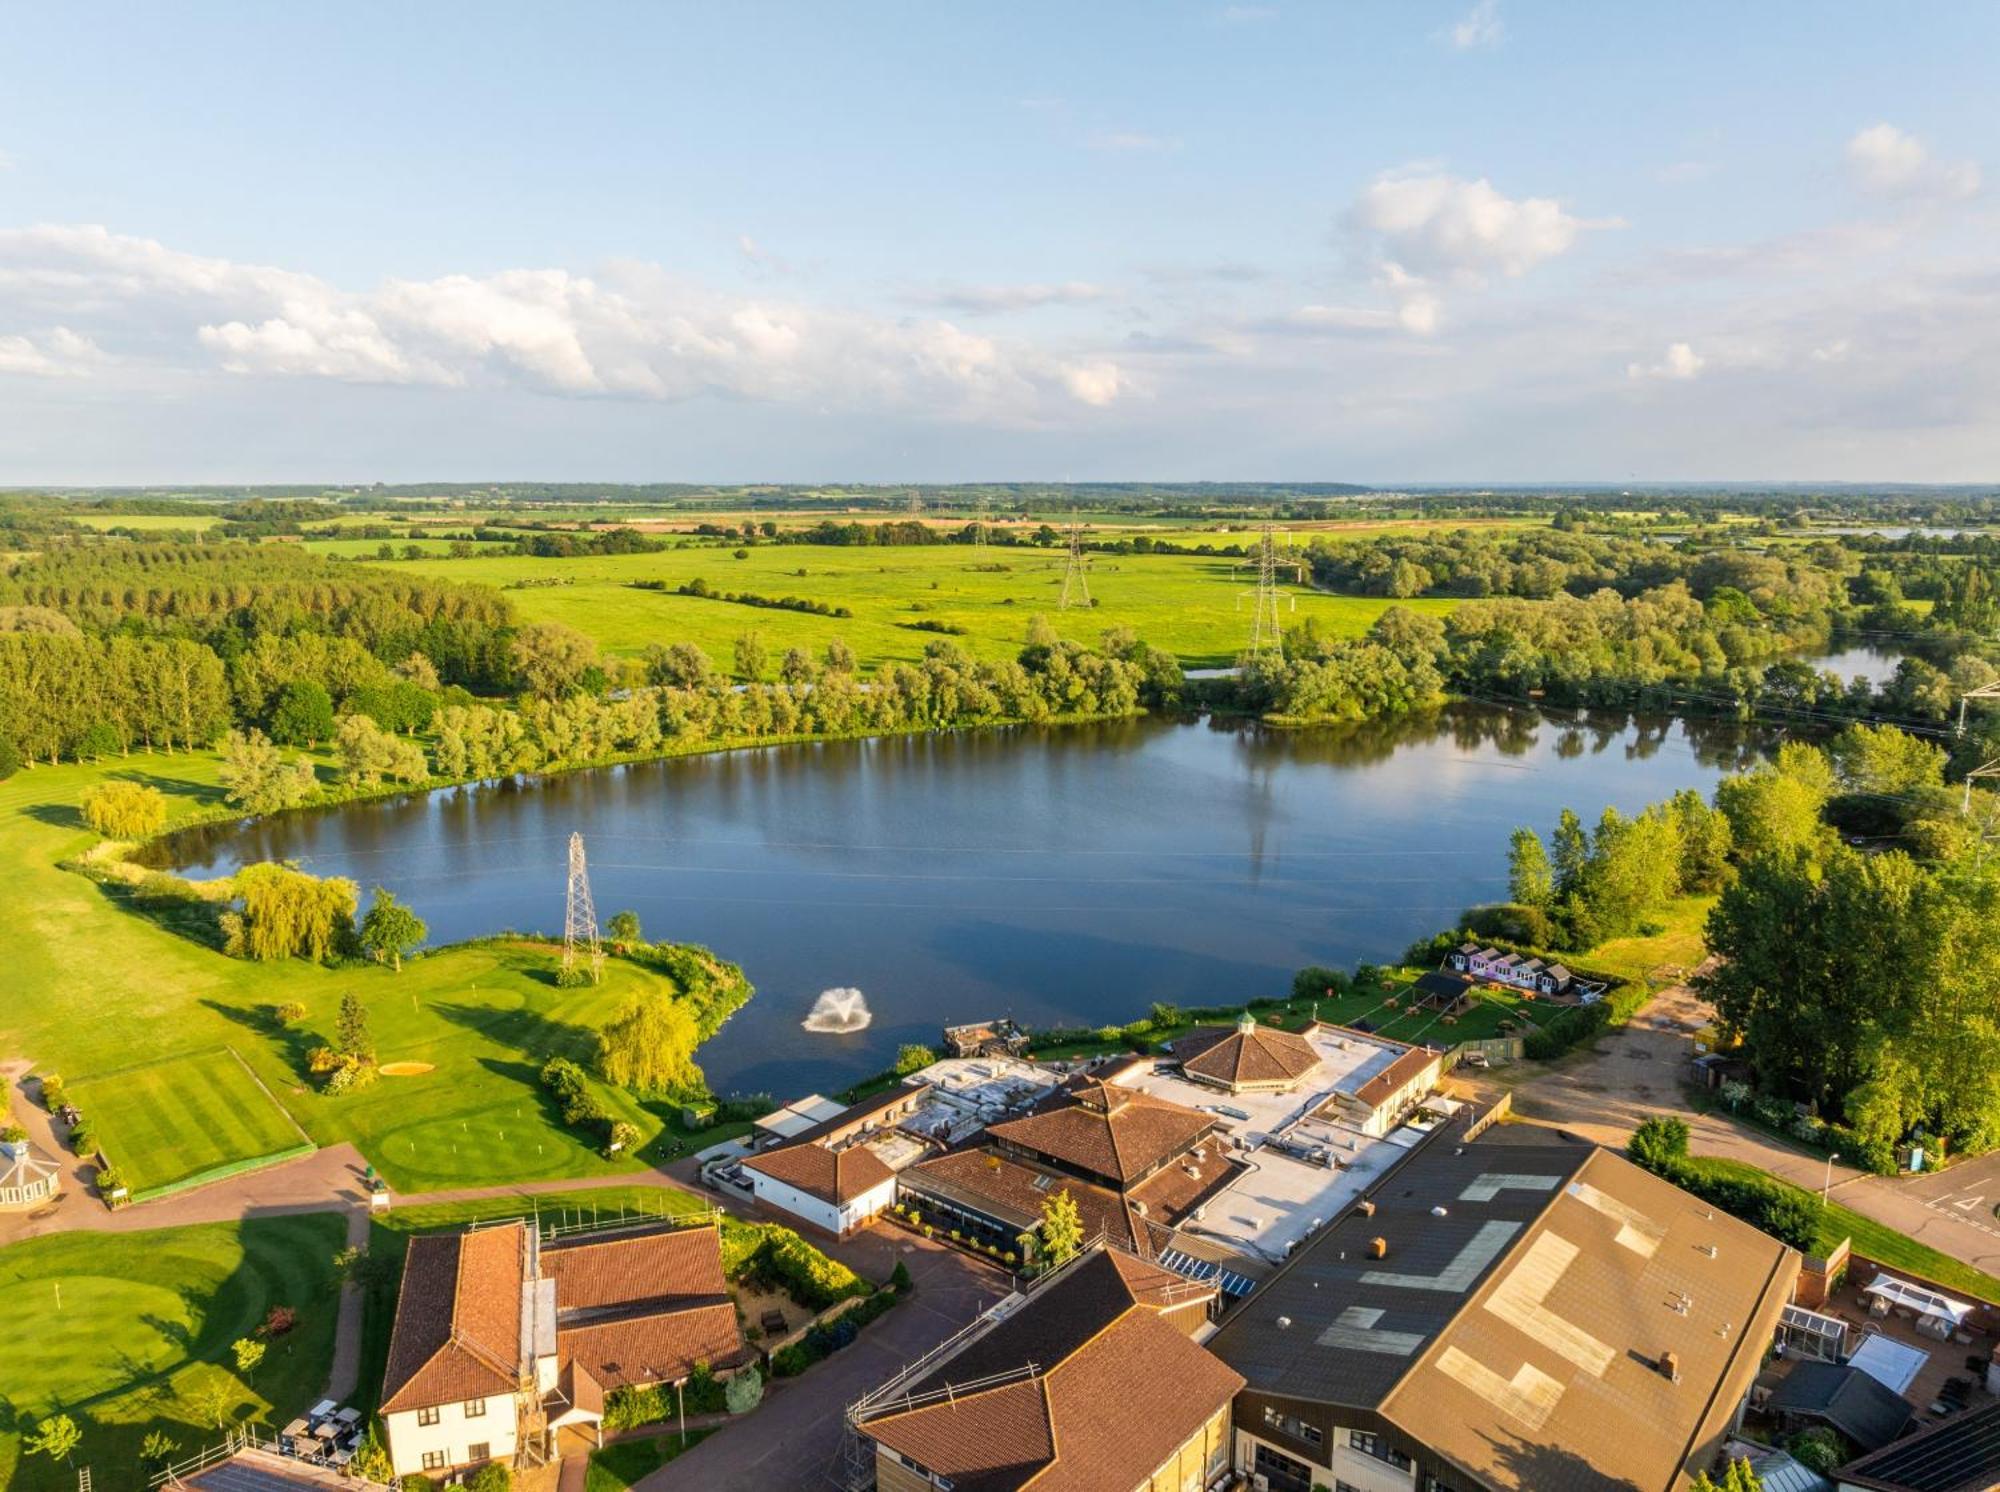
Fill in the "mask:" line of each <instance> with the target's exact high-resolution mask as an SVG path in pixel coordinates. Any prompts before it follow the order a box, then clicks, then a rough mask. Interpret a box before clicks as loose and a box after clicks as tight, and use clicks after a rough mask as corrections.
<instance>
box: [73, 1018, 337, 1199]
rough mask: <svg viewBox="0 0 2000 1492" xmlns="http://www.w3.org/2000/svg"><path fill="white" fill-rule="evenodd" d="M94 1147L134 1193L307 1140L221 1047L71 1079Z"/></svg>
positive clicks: (142, 1194) (142, 1193) (140, 1196)
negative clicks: (93, 1132) (90, 1126)
mask: <svg viewBox="0 0 2000 1492" xmlns="http://www.w3.org/2000/svg"><path fill="white" fill-rule="evenodd" d="M70 1101H71V1102H72V1103H74V1104H75V1105H76V1106H77V1107H78V1108H79V1109H81V1110H82V1111H83V1113H84V1115H85V1117H87V1118H88V1119H89V1120H90V1122H91V1123H92V1124H93V1125H95V1126H96V1128H97V1147H98V1149H99V1150H101V1151H102V1152H103V1154H104V1157H105V1159H106V1160H108V1161H110V1162H111V1164H112V1165H113V1166H115V1167H116V1168H117V1169H118V1171H119V1172H120V1174H121V1175H122V1177H123V1179H124V1182H125V1185H126V1186H127V1187H128V1188H129V1189H130V1190H131V1192H132V1194H133V1196H134V1197H135V1198H137V1199H140V1200H143V1199H144V1197H145V1194H146V1193H148V1192H150V1191H152V1190H154V1189H155V1188H159V1187H167V1186H171V1185H173V1184H174V1183H176V1182H182V1181H186V1180H187V1179H188V1178H190V1177H192V1176H198V1175H200V1174H202V1173H203V1172H206V1171H213V1170H216V1169H218V1168H221V1167H225V1166H238V1165H241V1164H242V1163H244V1162H246V1161H255V1160H258V1159H261V1158H262V1157H264V1156H275V1155H278V1154H279V1153H281V1152H283V1151H287V1150H293V1149H296V1148H298V1147H299V1146H300V1145H303V1144H305V1143H306V1138H305V1136H304V1135H303V1134H301V1133H300V1132H299V1127H298V1126H297V1125H296V1124H294V1123H292V1121H291V1118H290V1116H288V1115H287V1114H286V1113H285V1112H284V1110H283V1109H281V1108H279V1107H278V1104H277V1101H276V1100H275V1099H273V1098H272V1097H271V1095H270V1094H269V1093H267V1092H266V1091H265V1090H264V1086H263V1084H262V1083H260V1082H258V1080H257V1079H256V1078H255V1077H254V1076H252V1075H251V1072H250V1069H249V1068H248V1067H246V1066H244V1065H243V1060H242V1059H241V1058H240V1057H238V1056H237V1055H236V1053H234V1052H233V1051H230V1050H229V1049H228V1048H226V1047H218V1048H216V1049H214V1050H212V1051H206V1052H188V1053H185V1054H182V1055H180V1056H174V1057H163V1058H161V1059H160V1060H159V1061H157V1062H147V1063H143V1064H141V1065H140V1066H137V1067H128V1068H124V1069H122V1070H121V1071H118V1072H115V1073H106V1074H104V1075H102V1076H99V1077H95V1078H92V1079H89V1080H87V1081H84V1082H79V1083H75V1084H72V1085H71V1087H70Z"/></svg>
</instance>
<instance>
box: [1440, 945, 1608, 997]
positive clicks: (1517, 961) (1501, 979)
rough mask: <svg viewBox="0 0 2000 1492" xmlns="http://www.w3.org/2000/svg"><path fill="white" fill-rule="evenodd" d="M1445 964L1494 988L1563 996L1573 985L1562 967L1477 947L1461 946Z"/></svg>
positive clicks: (1455, 949) (1567, 971)
mask: <svg viewBox="0 0 2000 1492" xmlns="http://www.w3.org/2000/svg"><path fill="white" fill-rule="evenodd" d="M1445 963H1446V964H1447V965H1449V966H1450V967H1451V968H1452V969H1453V970H1454V971H1455V972H1457V973H1460V974H1470V975H1471V976H1472V977H1473V978H1474V979H1490V980H1492V981H1493V983H1495V984H1505V985H1511V986H1512V987H1513V988H1515V989H1524V990H1528V991H1529V992H1531V993H1533V994H1537V995H1547V996H1556V995H1566V994H1568V993H1569V991H1570V986H1571V985H1573V984H1574V983H1576V976H1575V975H1574V974H1572V973H1570V971H1569V970H1568V969H1565V968H1564V967H1563V966H1562V965H1561V964H1552V963H1548V962H1546V961H1544V960H1542V959H1539V958H1529V957H1526V956H1524V955H1522V954H1519V953H1502V952H1501V951H1500V950H1499V949H1497V948H1482V947H1480V946H1479V944H1477V943H1460V944H1459V945H1458V947H1456V948H1454V949H1452V951H1451V953H1450V954H1449V955H1448V956H1447V957H1446V959H1445Z"/></svg>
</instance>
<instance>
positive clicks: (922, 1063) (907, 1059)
mask: <svg viewBox="0 0 2000 1492" xmlns="http://www.w3.org/2000/svg"><path fill="white" fill-rule="evenodd" d="M937 1059H938V1055H937V1053H936V1052H934V1051H932V1050H931V1049H930V1048H929V1047H927V1046H923V1045H921V1044H920V1043H917V1042H908V1043H906V1044H904V1045H903V1046H900V1047H897V1048H896V1076H897V1077H899V1078H904V1077H908V1076H909V1075H910V1074H911V1073H913V1072H917V1071H920V1070H922V1069H923V1068H926V1067H929V1066H930V1065H931V1063H933V1062H935V1061H937Z"/></svg>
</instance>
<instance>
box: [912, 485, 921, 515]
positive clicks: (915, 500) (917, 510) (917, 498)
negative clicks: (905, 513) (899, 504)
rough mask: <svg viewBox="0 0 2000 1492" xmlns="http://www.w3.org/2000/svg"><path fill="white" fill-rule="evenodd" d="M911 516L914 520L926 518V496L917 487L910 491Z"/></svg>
mask: <svg viewBox="0 0 2000 1492" xmlns="http://www.w3.org/2000/svg"><path fill="white" fill-rule="evenodd" d="M910 516H911V517H912V518H921V517H923V516H924V495H923V493H921V492H920V491H918V490H917V489H916V488H915V487H912V488H911V489H910Z"/></svg>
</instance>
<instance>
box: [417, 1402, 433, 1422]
mask: <svg viewBox="0 0 2000 1492" xmlns="http://www.w3.org/2000/svg"><path fill="white" fill-rule="evenodd" d="M437 1422H438V1407H437V1405H435V1404H433V1405H431V1406H430V1407H429V1408H428V1409H419V1410H418V1411H417V1423H418V1424H420V1425H434V1424H436V1423H437Z"/></svg>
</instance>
